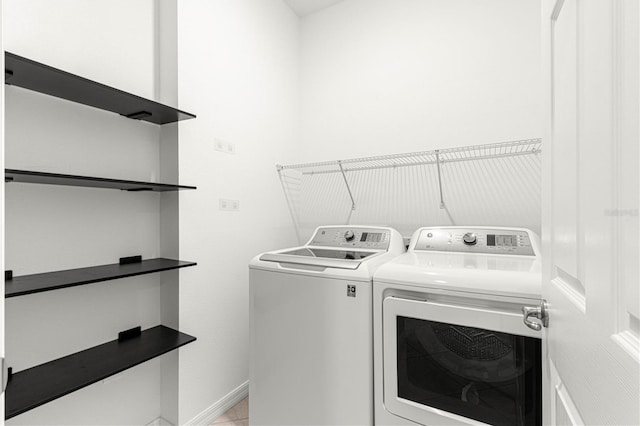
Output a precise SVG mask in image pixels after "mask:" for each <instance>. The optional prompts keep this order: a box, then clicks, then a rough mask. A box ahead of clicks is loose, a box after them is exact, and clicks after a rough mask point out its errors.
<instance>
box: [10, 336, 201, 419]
mask: <svg viewBox="0 0 640 426" xmlns="http://www.w3.org/2000/svg"><path fill="white" fill-rule="evenodd" d="M194 340H196V338H195V337H193V336H189V335H188V334H184V333H180V332H179V331H176V330H173V329H171V328H168V327H165V326H162V325H160V326H157V327H153V328H150V329H148V330H145V331H143V332H142V334H141V335H140V336H138V337H134V338H131V339H128V340H124V341H121V342H119V341H117V340H114V341H111V342H108V343H105V344H102V345H99V346H95V347H93V348H90V349H86V350H84V351H81V352H77V353H75V354H72V355H69V356H66V357H63V358H59V359H56V360H54V361H50V362H47V363H45V364H41V365H38V366H36V367H32V368H29V369H27V370H23V371H20V372H18V373H14V374H13V376H12V377H11V379H10V381H9V383H8V385H7V390H6V393H5V405H6V407H5V419H10V418H12V417H15V416H17V415H19V414H22V413H24V412H26V411H29V410H31V409H34V408H36V407H39V406H40V405H43V404H46V403H47V402H51V401H53V400H55V399H57V398H60V397H62V396H65V395H67V394H70V393H71V392H74V391H77V390H79V389H82V388H83V387H86V386H89V385H90V384H92V383H96V382H99V381H100V380H103V379H106V378H107V377H109V376H113V375H114V374H118V373H120V372H121V371H124V370H126V369H128V368H131V367H135V366H136V365H138V364H142V363H143V362H146V361H149V360H151V359H153V358H156V357H158V356H160V355H163V354H165V353H167V352H170V351H172V350H174V349H177V348H179V347H181V346H184V345H186V344H188V343H191V342H193V341H194Z"/></svg>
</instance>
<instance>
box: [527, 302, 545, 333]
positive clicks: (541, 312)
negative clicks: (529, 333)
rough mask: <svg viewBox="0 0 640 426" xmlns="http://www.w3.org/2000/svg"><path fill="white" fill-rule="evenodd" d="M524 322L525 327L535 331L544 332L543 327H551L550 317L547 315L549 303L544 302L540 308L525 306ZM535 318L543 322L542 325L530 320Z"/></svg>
mask: <svg viewBox="0 0 640 426" xmlns="http://www.w3.org/2000/svg"><path fill="white" fill-rule="evenodd" d="M522 315H523V318H522V320H523V321H524V323H525V325H526V326H527V327H529V328H531V329H533V330H535V331H540V330H542V327H543V326H544V327H549V315H548V314H547V302H546V301H545V300H543V301H542V303H541V304H540V306H523V307H522ZM530 317H534V318H537V319H539V320H540V321H541V323H538V322H535V321H531V320H530V319H529V318H530Z"/></svg>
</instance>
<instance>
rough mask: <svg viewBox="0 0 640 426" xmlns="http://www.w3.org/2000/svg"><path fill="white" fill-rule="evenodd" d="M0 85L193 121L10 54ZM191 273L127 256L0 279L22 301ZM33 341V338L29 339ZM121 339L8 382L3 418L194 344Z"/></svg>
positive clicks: (20, 177)
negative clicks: (131, 279) (88, 287)
mask: <svg viewBox="0 0 640 426" xmlns="http://www.w3.org/2000/svg"><path fill="white" fill-rule="evenodd" d="M5 83H6V84H8V85H12V86H16V87H20V88H24V89H28V90H32V91H35V92H39V93H42V94H45V95H49V96H54V97H57V98H60V99H64V100H67V101H71V102H75V103H78V104H82V105H86V106H90V107H94V108H98V109H102V110H105V111H110V112H114V113H117V114H120V115H122V116H124V117H127V118H129V119H134V120H142V121H146V122H149V123H153V124H157V125H163V124H168V123H175V122H177V121H181V120H187V119H190V118H194V117H195V115H193V114H190V113H188V112H184V111H180V110H178V109H176V108H172V107H169V106H167V105H163V104H160V103H158V102H155V101H152V100H150V99H145V98H142V97H140V96H137V95H134V94H131V93H127V92H124V91H122V90H119V89H116V88H113V87H110V86H107V85H104V84H102V83H97V82H95V81H92V80H89V79H86V78H84V77H80V76H78V75H75V74H71V73H68V72H66V71H62V70H60V69H57V68H54V67H51V66H48V65H45V64H42V63H39V62H36V61H33V60H31V59H27V58H24V57H21V56H18V55H15V54H13V53H9V52H5ZM5 182H7V183H11V182H16V183H31V184H43V185H65V186H76V187H87V188H103V189H118V190H125V191H131V192H141V191H155V192H166V191H180V190H186V189H196V187H195V186H185V185H177V184H166V183H153V182H138V181H130V180H121V179H110V178H103V177H90V176H77V175H67V174H59V173H48V172H39V171H28V170H16V169H5ZM161 199H164V198H161ZM172 206H174V207H171V208H175V209H178V208H179V207H178V204H172ZM174 235H177V234H173V233H171V236H172V237H174ZM194 265H196V263H194V262H188V261H181V260H173V259H166V258H157V259H147V260H144V261H143V260H141V258H140V256H132V257H131V258H123V259H121V262H120V263H118V264H109V265H100V266H91V267H86V268H78V269H70V270H61V271H53V272H47V273H42V274H32V275H24V276H17V277H12V276H11V275H12V274H11V273H5V277H6V278H8V279H5V297H6V298H12V297H18V296H24V295H28V294H33V293H41V292H47V291H52V290H56V289H62V288H67V287H73V286H79V285H86V284H92V283H97V282H101V281H109V280H115V279H120V278H126V277H132V276H137V275H143V274H150V273H155V272H162V271H169V270H175V269H180V268H184V267H189V266H194ZM165 278H167V279H169V280H170V281H169V282H170V283H172V281H173V279H174V278H173V276H171V275H166V276H164V277H163V278H162V280H164V279H165ZM176 279H178V278H176ZM176 284H177V283H176ZM176 303H177V302H176ZM161 317H162V316H161ZM35 335H36V333H34V336H35ZM121 335H123V337H126V338H121V339H119V340H115V341H112V342H108V343H105V344H102V345H99V346H95V347H93V348H89V349H86V350H83V351H80V352H77V353H74V354H72V355H69V356H65V357H63V358H59V359H55V360H52V361H50V362H47V363H44V364H41V365H38V366H35V367H31V368H28V369H25V370H23V371H20V372H16V373H15V374H13V375H12V376H11V378H10V381H9V383H8V385H7V388H6V393H5V418H6V419H9V418H12V417H14V416H17V415H19V414H22V413H24V412H26V411H29V410H31V409H33V408H36V407H38V406H40V405H43V404H46V403H48V402H50V401H53V400H55V399H57V398H60V397H62V396H64V395H67V394H69V393H71V392H74V391H76V390H79V389H81V388H83V387H85V386H88V385H90V384H92V383H95V382H98V381H100V380H102V379H105V378H107V377H109V376H112V375H114V374H117V373H119V372H121V371H123V370H126V369H128V368H131V367H134V366H136V365H138V364H141V363H143V362H146V361H149V360H151V359H153V358H155V357H158V356H160V355H163V354H165V353H167V352H170V351H173V350H175V349H177V348H179V347H181V346H183V345H186V344H188V343H191V342H193V341H195V340H196V338H195V337H193V336H189V335H187V334H184V333H181V332H179V331H176V330H173V329H171V328H168V327H165V326H163V325H158V326H156V327H153V328H150V329H148V330H146V331H144V332H140V330H139V327H138V328H137V329H133V330H128V331H127V332H123V333H121ZM9 362H10V361H9ZM163 368H164V367H163Z"/></svg>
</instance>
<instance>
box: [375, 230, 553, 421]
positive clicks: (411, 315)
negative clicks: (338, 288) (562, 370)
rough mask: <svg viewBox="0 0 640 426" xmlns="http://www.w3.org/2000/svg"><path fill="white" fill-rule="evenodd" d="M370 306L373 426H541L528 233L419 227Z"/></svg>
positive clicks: (536, 291) (535, 258)
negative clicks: (372, 326)
mask: <svg viewBox="0 0 640 426" xmlns="http://www.w3.org/2000/svg"><path fill="white" fill-rule="evenodd" d="M373 301H374V358H375V359H374V364H375V366H374V372H375V373H374V375H375V382H374V386H375V399H374V403H375V424H376V425H470V424H471V425H487V424H490V425H508V426H516V425H520V426H539V425H541V424H542V409H541V405H542V401H541V400H542V383H541V380H542V372H541V340H540V338H541V331H540V330H541V328H542V326H543V324H542V323H543V322H544V318H545V312H544V307H543V306H544V305H543V304H542V301H541V276H540V258H539V238H538V237H537V236H536V235H535V234H534V233H533V232H531V231H529V230H526V229H511V228H488V227H438V228H421V229H419V230H417V231H416V232H415V233H414V235H413V237H412V239H411V243H410V245H409V250H408V252H407V253H406V254H403V255H401V256H399V257H397V258H396V259H394V260H393V261H391V262H389V263H387V264H385V265H383V266H382V267H380V268H379V269H378V271H377V272H376V274H375V276H374V297H373ZM523 312H524V313H526V315H525V314H523ZM534 316H535V317H536V318H539V319H532V318H533V317H534ZM525 322H526V324H525Z"/></svg>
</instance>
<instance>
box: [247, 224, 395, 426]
mask: <svg viewBox="0 0 640 426" xmlns="http://www.w3.org/2000/svg"><path fill="white" fill-rule="evenodd" d="M404 252H405V246H404V242H403V239H402V236H401V235H400V234H399V233H398V232H397V231H395V230H394V229H391V228H386V227H370V226H322V227H319V228H317V229H316V231H315V232H314V235H313V237H312V238H311V239H310V240H309V242H308V243H307V244H305V245H304V246H301V247H295V248H291V249H285V250H279V251H275V252H270V253H264V254H262V255H259V256H257V257H255V258H254V259H253V260H252V261H251V263H250V280H249V282H250V300H251V302H250V303H251V305H250V349H251V352H250V369H249V395H250V398H251V403H250V404H249V422H250V424H252V425H371V424H373V322H372V317H373V312H372V306H373V305H372V277H373V273H374V272H375V271H376V269H377V268H378V267H379V266H380V265H382V264H384V263H385V262H388V261H389V260H391V259H393V258H395V257H396V256H398V255H400V254H402V253H404Z"/></svg>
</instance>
